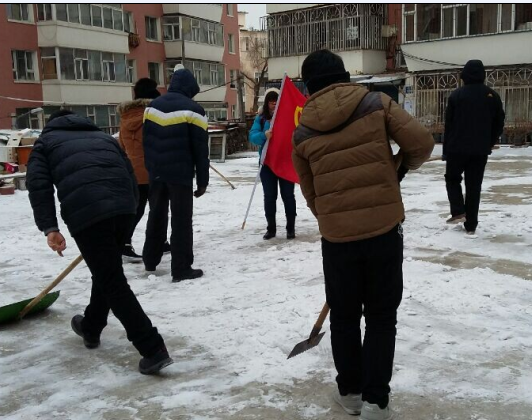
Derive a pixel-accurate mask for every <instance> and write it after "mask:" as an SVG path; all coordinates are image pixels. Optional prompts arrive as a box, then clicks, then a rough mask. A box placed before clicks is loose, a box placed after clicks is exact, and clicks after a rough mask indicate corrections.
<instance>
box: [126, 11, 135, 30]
mask: <svg viewBox="0 0 532 420" xmlns="http://www.w3.org/2000/svg"><path fill="white" fill-rule="evenodd" d="M133 26H134V25H133V15H132V14H131V12H124V31H125V32H133Z"/></svg>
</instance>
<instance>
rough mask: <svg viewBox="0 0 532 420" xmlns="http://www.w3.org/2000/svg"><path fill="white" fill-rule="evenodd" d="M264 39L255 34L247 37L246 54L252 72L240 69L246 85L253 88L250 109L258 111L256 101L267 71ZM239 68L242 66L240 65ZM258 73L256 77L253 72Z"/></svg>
mask: <svg viewBox="0 0 532 420" xmlns="http://www.w3.org/2000/svg"><path fill="white" fill-rule="evenodd" d="M266 45H267V44H266V40H265V39H261V38H259V37H257V36H254V37H253V36H252V37H249V38H248V44H247V56H248V59H249V62H250V64H251V66H252V67H253V70H252V73H251V74H250V72H249V71H242V74H243V75H244V79H245V80H244V82H245V84H246V85H247V86H249V87H250V88H251V89H253V107H252V111H253V112H255V113H256V112H257V111H258V108H259V106H258V101H259V93H260V88H261V86H264V83H265V82H266V75H267V73H268V54H267V52H268V51H267V46H266ZM241 68H244V66H242V65H241ZM256 73H258V77H255V74H256Z"/></svg>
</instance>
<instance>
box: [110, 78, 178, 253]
mask: <svg viewBox="0 0 532 420" xmlns="http://www.w3.org/2000/svg"><path fill="white" fill-rule="evenodd" d="M133 92H134V95H135V99H134V100H133V101H127V102H123V103H121V104H120V105H118V108H117V113H118V115H119V116H120V134H119V137H118V143H119V144H120V147H121V148H122V150H124V151H125V152H126V155H127V157H128V158H129V160H130V161H131V164H132V165H133V169H134V171H135V178H136V180H137V185H138V190H139V205H138V207H137V214H136V216H135V220H134V222H133V225H132V227H131V230H130V232H129V234H128V235H127V237H126V240H125V242H126V243H125V244H124V251H123V252H122V258H123V259H124V261H132V262H140V261H142V256H140V255H138V254H137V253H136V252H135V249H134V248H133V245H132V244H133V242H132V238H133V234H134V232H135V228H136V227H137V224H138V223H139V221H140V219H142V216H144V211H145V210H146V204H147V202H148V193H149V177H148V171H147V170H146V166H145V165H144V148H143V145H142V123H143V121H142V120H143V118H144V110H145V109H146V107H147V106H148V105H149V104H150V102H151V101H152V99H155V98H158V97H159V96H161V94H160V93H159V91H158V90H157V82H156V81H155V80H152V79H149V78H147V77H144V78H142V79H139V80H138V81H137V83H135V86H134V88H133ZM164 252H165V253H167V252H170V244H169V243H168V241H166V242H165V244H164Z"/></svg>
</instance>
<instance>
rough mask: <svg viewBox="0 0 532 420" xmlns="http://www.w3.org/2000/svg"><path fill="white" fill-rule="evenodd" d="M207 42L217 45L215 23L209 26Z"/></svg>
mask: <svg viewBox="0 0 532 420" xmlns="http://www.w3.org/2000/svg"><path fill="white" fill-rule="evenodd" d="M207 34H208V35H207V42H208V43H209V44H211V45H216V26H215V25H214V23H209V24H207Z"/></svg>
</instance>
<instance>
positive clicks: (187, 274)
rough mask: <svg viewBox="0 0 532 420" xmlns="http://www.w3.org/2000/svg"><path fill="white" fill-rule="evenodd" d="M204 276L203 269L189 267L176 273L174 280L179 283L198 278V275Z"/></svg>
mask: <svg viewBox="0 0 532 420" xmlns="http://www.w3.org/2000/svg"><path fill="white" fill-rule="evenodd" d="M201 276H203V270H200V269H199V268H198V269H195V268H189V269H188V270H185V271H182V272H181V273H178V274H176V275H173V276H172V282H174V283H179V282H180V281H182V280H192V279H197V278H198V277H201Z"/></svg>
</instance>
